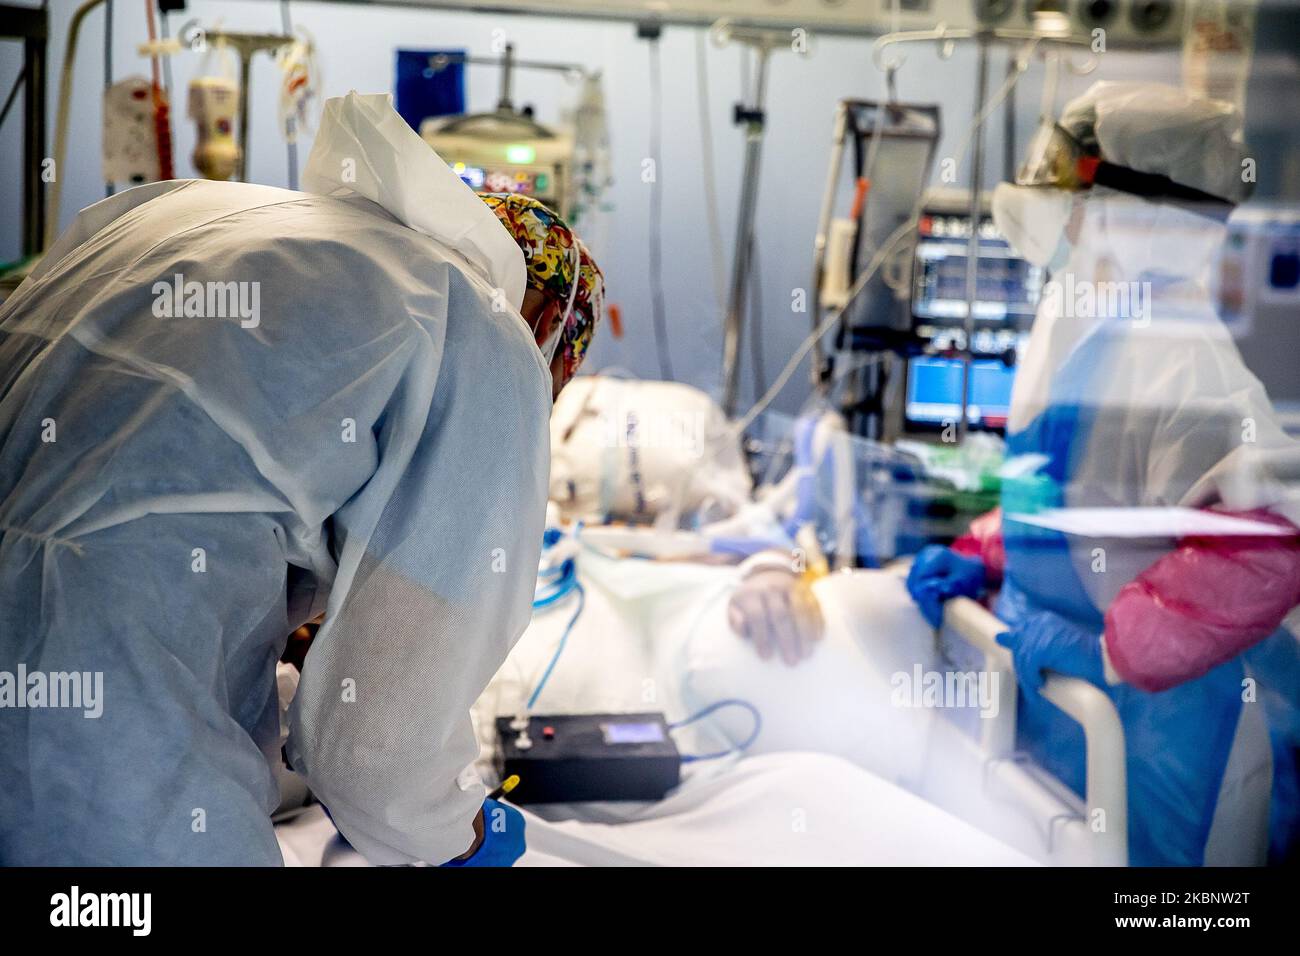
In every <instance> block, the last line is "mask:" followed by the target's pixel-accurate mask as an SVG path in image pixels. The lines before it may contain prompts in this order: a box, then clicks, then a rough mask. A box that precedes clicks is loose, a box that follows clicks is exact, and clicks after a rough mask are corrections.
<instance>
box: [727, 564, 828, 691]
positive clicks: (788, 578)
mask: <svg viewBox="0 0 1300 956" xmlns="http://www.w3.org/2000/svg"><path fill="white" fill-rule="evenodd" d="M727 621H728V622H729V623H730V624H731V629H732V630H733V631H735V632H736V633H737V634H738V635H740V636H741V637H742V638H744V639H745V640H747V641H750V642H752V643H753V645H754V649H755V650H756V651H758V656H759V657H761V658H762V659H763V660H768V659H769V658H771V657H772V655H773V654H779V655H780V657H781V660H783V661H784V662H785V663H786V664H787V665H789V666H790V667H793V666H794V665H795V664H797V663H799V661H801V660H803V659H804V658H806V657H809V656H811V655H812V652H813V648H814V647H815V645H816V644H817V642H818V641H820V640H821V637H822V627H823V625H822V612H821V608H820V607H819V606H818V604H817V598H816V597H815V596H814V595H813V592H812V588H810V587H809V586H808V583H807V582H806V581H805V580H804V578H803V576H802V575H800V574H796V573H795V572H793V571H792V570H790V569H788V568H785V567H779V566H765V567H760V568H757V569H755V570H754V571H753V572H752V573H751V574H749V576H748V577H746V578H745V579H744V580H743V581H742V582H741V583H740V586H739V587H738V588H737V589H736V593H735V594H733V595H732V596H731V602H730V603H729V604H728V605H727Z"/></svg>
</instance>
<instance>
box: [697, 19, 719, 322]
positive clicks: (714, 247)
mask: <svg viewBox="0 0 1300 956" xmlns="http://www.w3.org/2000/svg"><path fill="white" fill-rule="evenodd" d="M695 80H696V83H695V88H696V91H697V92H698V94H699V95H698V101H699V108H700V152H701V154H702V155H701V157H700V174H701V175H700V180H701V182H702V184H703V186H704V214H705V218H706V219H707V221H708V224H709V259H710V261H712V263H713V294H714V296H715V297H716V298H717V300H718V313H719V314H722V313H724V312H725V311H726V309H727V283H726V279H724V278H723V274H722V273H723V268H724V264H723V260H724V258H725V253H724V252H723V245H722V219H721V216H720V215H719V213H718V180H717V169H716V167H715V164H714V159H713V124H712V123H711V122H709V104H710V102H711V99H712V97H710V95H709V58H708V34H707V32H706V31H705V30H696V31H695Z"/></svg>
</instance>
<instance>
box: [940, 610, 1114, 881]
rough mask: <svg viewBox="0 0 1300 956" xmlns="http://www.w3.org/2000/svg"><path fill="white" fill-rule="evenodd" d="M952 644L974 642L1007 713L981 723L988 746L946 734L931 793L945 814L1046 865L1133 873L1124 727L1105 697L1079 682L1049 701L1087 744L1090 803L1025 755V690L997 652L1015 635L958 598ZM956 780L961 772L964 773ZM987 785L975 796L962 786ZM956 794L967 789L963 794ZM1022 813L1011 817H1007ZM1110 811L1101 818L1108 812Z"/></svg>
mask: <svg viewBox="0 0 1300 956" xmlns="http://www.w3.org/2000/svg"><path fill="white" fill-rule="evenodd" d="M943 628H944V631H945V632H946V635H945V636H948V637H952V638H955V639H957V640H960V641H962V642H964V643H965V644H966V645H967V646H969V647H970V648H971V649H972V650H973V651H974V652H975V653H977V654H978V655H980V656H981V657H982V666H983V668H984V669H985V670H986V671H987V672H989V673H995V674H997V675H998V678H999V679H998V681H997V687H998V690H999V694H1000V706H999V707H998V710H997V713H996V715H995V716H993V717H990V718H988V719H985V720H982V721H981V727H980V730H979V735H978V737H972V736H969V735H966V734H945V735H944V737H943V739H942V742H938V741H936V746H935V748H934V756H935V757H938V756H940V755H941V757H942V759H943V760H944V761H946V763H945V764H944V766H943V767H942V768H940V767H939V766H938V760H936V759H932V760H931V762H930V764H929V768H928V769H929V772H928V773H927V775H926V778H925V781H924V782H923V784H922V787H921V790H922V792H923V794H924V795H925V796H926V797H927V798H928V799H930V800H932V801H933V802H934V803H935V804H936V805H938V806H942V807H945V808H946V809H948V810H949V811H950V812H952V813H954V814H956V815H957V816H959V817H961V818H963V819H965V820H967V821H969V822H971V823H972V824H974V825H976V826H979V827H980V828H981V829H985V830H987V831H988V832H991V833H994V834H996V835H998V836H999V837H1000V838H1001V839H1004V840H1006V841H1007V842H1009V843H1011V844H1012V845H1014V846H1022V847H1025V848H1026V849H1027V850H1030V851H1033V855H1034V856H1035V857H1036V858H1038V859H1041V860H1042V861H1043V862H1047V863H1052V864H1057V865H1076V866H1124V865H1126V864H1127V862H1128V786H1127V778H1126V770H1125V763H1124V753H1125V751H1124V727H1123V725H1122V724H1121V723H1120V719H1119V713H1118V712H1117V711H1116V709H1115V706H1114V704H1112V703H1111V701H1110V698H1108V697H1107V696H1106V695H1105V694H1104V693H1103V692H1102V691H1101V690H1100V689H1098V688H1097V687H1095V686H1093V685H1092V684H1090V683H1088V682H1087V681H1084V680H1080V679H1078V678H1075V677H1066V676H1063V675H1059V674H1056V675H1052V676H1049V677H1048V678H1047V680H1046V682H1045V684H1044V687H1043V691H1042V693H1043V696H1045V697H1046V698H1047V699H1048V700H1050V701H1051V702H1052V703H1053V704H1055V705H1056V706H1057V707H1059V708H1060V709H1061V710H1062V711H1064V712H1065V713H1066V714H1068V715H1069V716H1070V717H1072V718H1073V719H1074V720H1075V721H1077V722H1078V723H1079V725H1080V726H1081V727H1082V729H1083V733H1084V739H1085V741H1086V771H1085V773H1086V781H1087V782H1086V792H1085V794H1084V797H1083V799H1082V800H1080V799H1079V797H1078V796H1077V795H1076V794H1075V793H1073V792H1072V791H1071V790H1069V788H1067V787H1065V786H1064V785H1063V784H1061V783H1060V782H1059V781H1057V780H1055V779H1054V778H1052V777H1050V776H1049V775H1047V774H1046V773H1044V772H1043V771H1041V770H1039V769H1037V768H1035V767H1033V766H1032V765H1031V764H1029V763H1028V762H1027V761H1026V760H1025V759H1024V758H1023V756H1022V755H1019V754H1018V753H1017V752H1016V749H1015V742H1016V693H1017V689H1016V680H1015V672H1014V669H1013V667H1012V664H1011V654H1010V652H1009V651H1008V650H1007V649H1006V648H1004V647H1002V646H1001V645H1000V644H998V643H997V641H996V640H995V638H996V636H997V635H998V634H999V633H1001V632H1003V631H1005V630H1006V625H1004V624H1003V623H1002V622H1001V621H999V620H998V619H997V618H996V617H995V616H994V615H993V614H991V613H989V611H988V610H986V609H985V608H984V607H983V606H982V605H980V604H979V603H977V602H976V601H972V600H970V599H969V598H956V599H954V600H951V601H949V602H948V603H947V604H946V605H945V608H944V620H943ZM954 771H956V772H954ZM976 778H978V782H979V785H978V789H977V790H975V791H972V790H971V789H970V788H969V786H964V785H962V784H961V783H959V782H960V781H966V782H967V783H969V781H971V780H973V779H976ZM954 784H957V785H956V786H955V785H954ZM1008 807H1010V808H1015V812H1013V813H1008V812H1006V811H1007V808H1008ZM1099 811H1100V812H1099Z"/></svg>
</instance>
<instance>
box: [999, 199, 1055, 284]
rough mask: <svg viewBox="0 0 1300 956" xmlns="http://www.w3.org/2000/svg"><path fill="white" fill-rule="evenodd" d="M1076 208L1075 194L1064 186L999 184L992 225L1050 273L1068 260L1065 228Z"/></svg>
mask: <svg viewBox="0 0 1300 956" xmlns="http://www.w3.org/2000/svg"><path fill="white" fill-rule="evenodd" d="M1073 209H1074V194H1073V193H1069V192H1066V191H1065V190H1063V189H1053V188H1052V187H1050V186H1014V185H1012V184H1011V183H998V185H997V188H996V189H994V190H993V224H994V225H995V226H997V228H998V231H999V232H1001V233H1002V235H1004V236H1005V237H1006V239H1007V241H1008V242H1010V243H1011V245H1012V246H1013V247H1014V248H1015V250H1016V252H1018V253H1020V255H1022V256H1024V257H1025V259H1026V260H1027V261H1029V262H1031V263H1033V264H1034V265H1036V266H1040V267H1041V268H1044V269H1047V270H1048V271H1049V272H1055V271H1057V270H1058V269H1060V268H1062V267H1063V266H1064V265H1065V263H1066V261H1067V260H1068V259H1069V256H1070V241H1069V240H1068V239H1067V238H1066V235H1065V227H1066V225H1067V224H1068V223H1069V221H1070V214H1071V212H1072V211H1073Z"/></svg>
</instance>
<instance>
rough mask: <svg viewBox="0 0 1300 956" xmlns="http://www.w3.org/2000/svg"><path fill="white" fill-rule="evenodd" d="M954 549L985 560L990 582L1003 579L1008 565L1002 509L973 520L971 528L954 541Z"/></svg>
mask: <svg viewBox="0 0 1300 956" xmlns="http://www.w3.org/2000/svg"><path fill="white" fill-rule="evenodd" d="M952 549H953V550H954V551H956V552H957V553H958V554H960V555H963V556H965V557H967V558H979V559H980V560H981V561H983V562H984V574H985V576H986V577H987V578H988V580H989V583H990V584H994V585H995V584H997V583H998V582H999V581H1001V580H1002V572H1003V570H1004V569H1005V568H1006V566H1007V550H1006V547H1005V546H1004V545H1003V543H1002V509H1001V508H1000V507H998V508H994V509H993V510H992V511H986V512H985V513H984V514H982V515H980V516H979V517H978V518H976V519H975V520H974V521H972V522H971V523H970V530H969V531H967V532H966V533H965V534H964V535H962V536H961V537H960V538H958V539H957V540H956V541H954V542H953V543H952Z"/></svg>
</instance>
